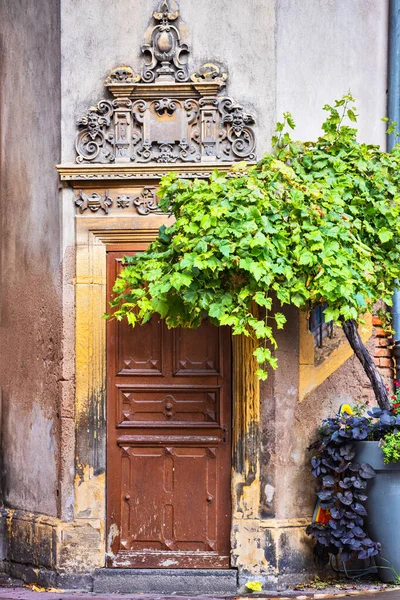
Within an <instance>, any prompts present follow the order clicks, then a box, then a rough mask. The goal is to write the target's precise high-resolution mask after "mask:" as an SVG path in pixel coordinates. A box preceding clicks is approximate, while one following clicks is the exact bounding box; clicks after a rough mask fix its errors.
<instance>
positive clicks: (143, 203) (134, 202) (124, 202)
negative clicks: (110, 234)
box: [75, 186, 164, 215]
mask: <svg viewBox="0 0 400 600" xmlns="http://www.w3.org/2000/svg"><path fill="white" fill-rule="evenodd" d="M113 205H115V206H116V207H117V208H119V209H122V210H124V209H127V208H134V210H135V212H136V213H137V214H139V215H149V214H157V215H162V214H164V213H163V211H162V210H161V209H160V208H159V207H158V197H157V188H156V187H155V186H145V187H144V188H143V189H142V190H141V192H140V194H138V195H137V196H134V197H133V198H132V196H129V195H126V194H119V195H118V196H117V198H116V202H115V204H114V200H113V199H112V198H111V197H110V195H109V191H108V190H106V191H105V192H104V194H103V195H101V194H98V193H97V192H93V193H92V194H86V193H85V192H84V191H83V190H80V191H79V194H78V197H77V198H76V199H75V206H77V208H78V209H79V211H80V213H84V212H85V211H87V210H88V211H91V212H97V211H99V210H102V211H103V212H104V214H106V215H108V214H109V210H110V208H111V206H113Z"/></svg>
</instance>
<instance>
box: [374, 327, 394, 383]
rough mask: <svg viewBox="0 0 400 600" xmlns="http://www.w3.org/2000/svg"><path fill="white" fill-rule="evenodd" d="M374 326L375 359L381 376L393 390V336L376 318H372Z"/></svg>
mask: <svg viewBox="0 0 400 600" xmlns="http://www.w3.org/2000/svg"><path fill="white" fill-rule="evenodd" d="M372 324H373V325H374V339H375V347H374V351H373V358H374V362H375V364H376V365H377V366H378V367H379V371H380V374H381V375H382V377H383V379H384V381H385V383H387V384H388V385H389V386H390V389H392V388H393V378H394V361H393V358H392V345H393V341H392V336H391V335H390V334H389V335H388V334H387V333H386V331H385V330H384V329H383V327H382V320H381V319H380V318H379V317H377V316H374V317H372Z"/></svg>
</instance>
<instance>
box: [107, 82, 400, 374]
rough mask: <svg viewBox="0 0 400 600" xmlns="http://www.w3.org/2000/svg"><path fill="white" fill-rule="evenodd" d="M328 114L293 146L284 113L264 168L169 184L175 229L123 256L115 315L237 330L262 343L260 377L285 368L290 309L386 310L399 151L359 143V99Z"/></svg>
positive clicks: (397, 273)
mask: <svg viewBox="0 0 400 600" xmlns="http://www.w3.org/2000/svg"><path fill="white" fill-rule="evenodd" d="M324 110H325V111H326V113H327V116H326V119H325V121H324V123H323V124H322V134H321V136H320V137H319V138H318V139H317V140H315V141H310V142H301V141H297V140H295V139H293V138H292V137H291V136H292V133H291V131H292V130H293V129H294V127H295V124H294V122H293V119H292V117H291V115H290V114H289V113H285V114H284V115H283V120H282V122H280V123H278V124H277V127H276V135H275V136H274V137H273V140H272V143H273V148H274V150H273V152H272V153H267V154H266V155H265V156H264V157H263V159H262V160H261V161H260V162H259V163H258V164H257V165H252V166H250V165H247V164H246V163H238V164H236V165H234V167H233V168H232V170H231V172H229V173H222V172H220V171H214V172H213V173H212V175H211V177H210V179H209V180H208V181H206V180H202V179H195V180H184V179H179V178H178V177H177V175H176V174H174V173H171V174H169V175H167V176H165V177H164V178H163V179H162V180H161V186H160V189H159V192H158V195H159V197H160V202H159V206H160V208H161V209H162V210H163V211H164V212H165V214H167V215H169V216H170V217H172V218H171V220H170V223H171V224H170V225H168V226H166V225H163V226H162V227H161V228H160V231H159V235H158V238H157V239H156V240H155V241H154V242H153V243H152V244H150V246H149V248H148V250H147V251H145V252H143V253H141V254H140V255H136V256H134V257H127V258H126V260H125V262H124V268H123V270H122V272H121V273H120V275H119V276H118V278H117V280H116V282H115V286H114V297H113V300H112V302H111V306H112V309H113V310H112V311H109V313H110V314H109V317H110V318H112V317H115V318H117V319H122V318H126V319H127V320H128V322H129V323H130V324H131V325H132V326H134V327H135V326H137V325H140V324H142V323H145V322H147V321H148V320H149V319H151V317H152V316H153V314H158V315H160V317H161V318H163V319H165V321H166V324H167V326H168V327H191V328H192V327H198V326H199V325H200V324H201V322H202V320H203V319H207V318H208V319H210V320H211V322H212V323H214V324H215V325H225V326H230V327H231V328H232V333H233V335H240V334H244V335H247V336H251V337H252V338H253V339H254V341H256V340H258V342H257V343H258V344H259V346H260V347H259V348H258V349H257V350H256V352H255V358H256V360H257V361H258V363H259V365H260V368H259V370H258V376H259V377H260V378H261V379H263V378H265V377H266V373H267V370H268V368H269V367H270V368H276V366H277V362H276V357H275V356H274V350H275V349H276V347H277V343H276V331H277V330H278V329H282V328H283V327H284V326H285V323H286V318H285V316H284V311H283V310H282V308H283V307H284V305H286V304H292V305H294V306H296V307H299V308H300V309H302V310H306V311H307V310H309V309H310V308H312V307H313V306H317V305H319V304H326V305H327V308H326V309H325V318H326V320H333V321H335V322H336V323H338V324H341V322H342V321H343V319H344V320H347V319H355V320H362V318H363V315H364V314H365V312H366V311H368V310H370V309H371V307H372V305H373V303H375V302H376V301H377V300H378V299H380V298H382V299H383V300H384V301H385V302H388V303H390V297H391V294H392V290H393V288H394V286H395V281H396V279H400V146H398V145H397V146H395V147H394V149H393V150H392V151H391V152H390V153H387V152H383V151H381V150H380V149H379V148H378V147H377V146H374V145H369V144H364V143H359V142H358V141H357V129H356V122H357V111H356V109H355V107H354V99H353V98H352V96H351V94H347V95H345V96H343V98H341V99H339V100H337V101H336V102H335V103H334V104H333V105H325V106H324ZM289 131H290V133H289Z"/></svg>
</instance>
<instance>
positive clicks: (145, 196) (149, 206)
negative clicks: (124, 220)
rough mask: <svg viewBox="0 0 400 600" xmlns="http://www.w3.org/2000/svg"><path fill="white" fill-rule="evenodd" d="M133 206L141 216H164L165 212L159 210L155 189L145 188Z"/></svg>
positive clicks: (135, 199)
mask: <svg viewBox="0 0 400 600" xmlns="http://www.w3.org/2000/svg"><path fill="white" fill-rule="evenodd" d="M133 205H134V206H135V207H136V211H137V212H138V213H139V215H149V214H150V213H153V214H158V215H162V214H164V213H163V211H162V210H161V209H160V208H158V198H157V194H156V188H155V187H144V188H143V189H142V191H141V193H140V195H139V196H136V198H134V200H133Z"/></svg>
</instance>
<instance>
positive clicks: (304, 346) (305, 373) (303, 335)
mask: <svg viewBox="0 0 400 600" xmlns="http://www.w3.org/2000/svg"><path fill="white" fill-rule="evenodd" d="M360 334H361V339H362V341H363V342H364V343H365V342H367V341H368V340H369V338H370V337H371V335H372V316H371V314H370V313H368V314H367V315H366V316H365V323H364V324H363V325H361V326H360ZM352 355H353V351H352V349H351V347H350V345H349V344H348V342H347V341H343V342H342V343H341V344H340V345H339V346H338V347H337V348H335V350H333V352H332V353H331V354H330V355H329V356H328V358H326V359H325V360H324V361H323V362H322V363H321V364H319V365H317V366H316V365H315V364H314V336H313V335H312V333H311V332H310V331H309V329H308V314H307V313H303V312H302V313H301V314H300V356H299V402H301V401H302V400H304V398H305V397H306V396H308V394H310V392H312V391H313V390H315V389H316V388H317V387H318V386H319V385H321V383H322V382H323V381H325V379H327V378H328V377H329V376H330V375H332V373H334V372H335V371H336V370H337V369H338V368H339V367H341V366H342V365H343V363H345V362H346V360H348V359H349V358H350V357H351V356H352Z"/></svg>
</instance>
